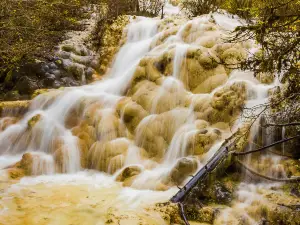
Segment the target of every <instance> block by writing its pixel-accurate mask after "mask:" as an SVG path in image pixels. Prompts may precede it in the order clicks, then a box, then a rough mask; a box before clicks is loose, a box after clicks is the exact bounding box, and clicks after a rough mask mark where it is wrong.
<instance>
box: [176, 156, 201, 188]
mask: <svg viewBox="0 0 300 225" xmlns="http://www.w3.org/2000/svg"><path fill="white" fill-rule="evenodd" d="M197 167H198V165H197V160H196V159H194V158H182V159H180V160H179V161H178V162H177V163H176V165H175V166H174V168H173V169H172V170H171V172H170V177H171V180H172V182H174V183H175V184H176V185H180V184H181V183H182V182H183V181H184V180H185V179H186V178H187V177H188V176H190V175H193V173H194V172H195V171H196V170H197Z"/></svg>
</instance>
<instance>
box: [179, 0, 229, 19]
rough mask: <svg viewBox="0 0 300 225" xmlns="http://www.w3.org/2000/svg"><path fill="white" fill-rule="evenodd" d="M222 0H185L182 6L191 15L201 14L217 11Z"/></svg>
mask: <svg viewBox="0 0 300 225" xmlns="http://www.w3.org/2000/svg"><path fill="white" fill-rule="evenodd" d="M222 2H223V1H222V0H183V1H182V4H181V7H182V9H184V10H185V11H186V12H187V13H188V14H189V15H190V16H200V15H203V14H208V13H210V12H215V11H216V10H217V9H219V7H220V6H221V3H222Z"/></svg>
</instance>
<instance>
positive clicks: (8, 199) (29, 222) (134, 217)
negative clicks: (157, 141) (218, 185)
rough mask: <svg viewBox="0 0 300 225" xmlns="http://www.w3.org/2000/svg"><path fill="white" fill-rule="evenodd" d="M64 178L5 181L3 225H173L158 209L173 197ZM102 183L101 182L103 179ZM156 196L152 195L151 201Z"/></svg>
mask: <svg viewBox="0 0 300 225" xmlns="http://www.w3.org/2000/svg"><path fill="white" fill-rule="evenodd" d="M65 178H66V177H65V176H64V175H61V176H59V175H58V176H55V177H46V176H45V177H38V178H25V179H22V180H21V181H20V182H13V183H12V182H4V181H2V182H1V194H0V224H1V225H35V224H38V225H46V224H47V225H48V224H49V225H50V224H51V225H61V224H64V225H77V224H78V225H94V224H95V225H96V224H97V225H101V224H120V225H134V224H139V225H142V224H147V225H152V224H153V225H154V224H159V225H161V224H168V223H169V221H168V218H169V217H168V216H166V215H164V214H163V213H161V212H158V211H157V210H155V203H156V202H159V201H166V200H167V198H168V196H169V195H170V194H171V192H161V193H159V192H152V193H151V191H150V192H149V191H137V190H134V189H124V188H121V185H119V184H118V183H113V182H109V179H108V180H105V179H104V178H103V177H101V178H99V176H94V177H93V176H92V177H89V178H88V179H84V180H80V179H81V178H82V177H79V178H78V175H76V176H74V178H70V177H68V179H67V180H65V181H64V179H65ZM101 179H102V180H101ZM151 195H152V196H151Z"/></svg>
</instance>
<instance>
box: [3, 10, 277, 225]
mask: <svg viewBox="0 0 300 225" xmlns="http://www.w3.org/2000/svg"><path fill="white" fill-rule="evenodd" d="M168 9H169V13H167V14H169V16H168V17H167V18H166V19H164V20H159V19H158V18H151V19H150V18H144V17H136V18H133V17H132V18H131V22H130V24H129V25H128V26H127V27H126V28H125V29H124V34H125V35H124V37H123V38H124V44H123V46H121V47H120V49H119V51H118V53H117V54H116V56H115V58H114V60H113V62H112V63H111V68H109V69H108V72H107V74H106V75H104V76H103V77H102V78H101V80H99V81H97V82H94V83H92V84H88V85H84V86H82V87H72V88H65V89H63V90H57V91H50V92H49V93H46V94H43V95H40V96H38V97H37V98H35V99H34V100H32V102H31V106H30V110H29V112H28V113H26V114H25V115H24V116H23V117H22V118H17V121H15V122H14V123H12V124H9V126H7V127H6V125H5V126H4V125H2V124H4V123H8V122H7V121H8V120H4V118H2V119H1V120H0V128H1V129H0V154H1V156H0V168H2V169H4V168H6V169H8V170H9V172H11V171H12V172H16V171H17V172H19V171H20V170H22V172H24V173H25V174H26V176H27V177H25V178H23V179H22V180H21V182H20V184H19V186H16V188H23V187H24V186H26V185H27V184H30V185H37V184H41V183H42V184H43V183H47V182H48V181H49V183H51V184H49V188H50V187H51V188H53V189H51V188H50V189H51V190H54V191H53V193H56V192H57V195H58V196H60V195H61V198H65V197H66V196H65V195H63V194H62V193H61V192H62V191H65V192H68V191H67V189H65V188H64V185H65V186H68V185H69V186H71V185H73V184H74V183H75V184H76V185H77V184H78V185H82V186H80V188H82V189H83V190H85V191H86V192H91V193H93V195H94V196H93V195H92V196H84V197H83V194H82V192H81V190H77V189H76V188H75V190H76V191H74V193H73V192H72V191H70V195H73V196H75V197H74V202H76V203H74V205H76V207H78V208H73V211H74V212H78V211H79V210H80V209H81V208H80V207H82V205H84V204H85V202H88V204H90V205H92V207H95V208H97V207H98V204H99V205H100V207H98V208H97V209H98V210H99V212H100V214H101V216H99V218H100V219H99V220H100V221H101V222H100V223H101V224H102V221H113V220H114V219H115V218H110V217H109V215H112V214H113V213H115V214H116V215H120V214H118V210H120V211H121V212H124V213H125V215H126V216H125V217H126V218H130V216H131V215H132V211H130V210H128V208H130V207H128V205H129V204H130V206H131V207H133V208H134V209H135V210H136V212H138V213H137V214H138V219H141V218H144V217H146V215H147V213H145V212H144V211H142V210H141V209H140V208H142V207H144V206H146V205H147V204H150V203H151V204H152V203H153V204H154V203H157V202H159V201H167V200H168V199H169V197H170V196H171V195H172V194H174V193H175V192H176V186H178V185H183V184H185V182H187V181H188V180H189V179H190V175H193V174H194V173H196V172H197V170H198V169H199V168H200V167H201V166H203V165H204V164H205V163H206V162H207V161H208V160H209V159H210V157H211V156H212V155H213V154H214V153H215V152H216V151H217V150H218V149H219V147H220V146H221V145H222V143H223V142H224V141H225V140H226V139H227V138H229V137H230V136H231V135H232V134H233V133H234V132H235V131H236V130H237V129H238V128H240V127H241V126H242V125H243V124H244V122H245V121H243V119H242V118H241V117H240V115H241V113H242V108H243V107H252V106H255V105H257V104H262V103H265V102H266V101H267V93H268V90H269V89H270V88H272V87H273V86H272V85H264V84H260V83H259V81H258V80H257V79H255V78H254V76H253V73H251V72H242V71H238V70H231V69H228V68H225V67H224V66H223V65H220V64H219V63H216V62H218V59H220V58H221V59H222V60H223V61H225V62H236V61H238V60H239V59H241V58H246V57H247V53H248V52H249V51H251V50H252V49H251V48H250V47H247V44H246V43H238V44H231V43H224V40H225V39H224V37H226V35H228V30H232V26H237V25H238V24H240V23H239V22H238V21H236V20H234V19H231V18H229V17H227V16H226V15H219V14H216V13H215V14H211V15H204V16H202V17H199V18H195V19H193V20H191V21H189V20H187V19H186V18H185V17H180V16H174V17H173V15H172V14H173V13H175V12H177V11H176V10H178V8H176V9H174V8H173V7H170V5H168ZM212 16H214V17H215V18H214V20H215V21H214V20H212ZM232 21H234V23H231V22H232ZM2 127H3V129H2ZM252 132H253V133H252V134H251V135H252V136H254V135H255V134H256V132H257V130H255V128H253V129H252ZM251 160H252V159H251V157H250V158H248V162H249V163H251ZM274 160H278V159H275V158H274ZM13 169H15V170H13ZM275 170H276V169H275ZM277 170H281V169H280V168H279V169H278V168H277ZM50 181H51V182H50ZM57 184H64V185H62V187H61V189H56V185H57ZM23 185H24V186H23ZM69 186H68V187H69ZM99 190H100V191H99ZM241 192H242V191H241ZM43 193H44V192H43ZM84 193H85V192H84ZM99 193H101V195H100V194H99ZM8 195H9V194H8ZM45 196H47V194H45V195H44V197H45ZM77 196H80V197H82V199H81V200H78V201H76V199H77ZM242 196H243V195H242ZM94 197H95V199H101V200H99V201H98V202H93V198H94ZM0 199H1V196H0ZM56 199H58V198H56ZM0 202H1V201H0ZM146 203H147V204H146ZM66 204H67V203H66ZM70 207H71V206H70ZM72 207H73V206H72ZM89 207H90V206H89ZM92 207H91V208H89V209H88V210H92ZM63 210H65V209H63ZM88 210H86V211H88ZM112 212H113V213H112ZM58 213H59V212H58ZM66 214H67V213H66ZM95 214H96V213H95ZM225 214H226V215H229V214H230V212H229V211H226V212H224V215H225ZM226 215H225V216H224V217H226ZM94 216H95V215H94ZM152 216H153V218H154V219H153V220H152V222H153V223H149V224H164V223H165V222H162V219H161V217H158V216H157V214H155V213H153V214H152ZM125 217H124V218H125ZM148 217H149V215H148ZM118 218H122V216H119V217H118ZM97 220H98V217H97ZM0 223H1V220H0ZM91 224H93V223H91ZM103 224H104V222H103ZM133 224H135V223H133Z"/></svg>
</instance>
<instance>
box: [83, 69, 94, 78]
mask: <svg viewBox="0 0 300 225" xmlns="http://www.w3.org/2000/svg"><path fill="white" fill-rule="evenodd" d="M95 73H96V71H95V70H94V69H93V68H91V67H88V68H87V69H86V70H85V76H86V79H88V80H92V78H93V75H94V74H95Z"/></svg>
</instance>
